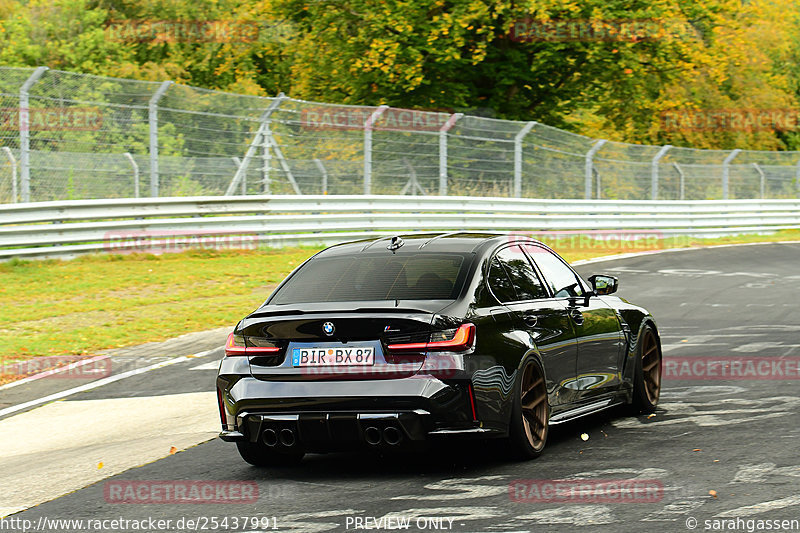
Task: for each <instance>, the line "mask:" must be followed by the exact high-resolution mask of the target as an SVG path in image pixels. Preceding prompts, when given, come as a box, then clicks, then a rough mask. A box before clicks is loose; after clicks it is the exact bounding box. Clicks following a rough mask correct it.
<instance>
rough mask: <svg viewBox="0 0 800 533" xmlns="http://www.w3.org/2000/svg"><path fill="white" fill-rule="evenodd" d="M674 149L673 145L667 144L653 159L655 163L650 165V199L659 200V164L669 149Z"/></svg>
mask: <svg viewBox="0 0 800 533" xmlns="http://www.w3.org/2000/svg"><path fill="white" fill-rule="evenodd" d="M670 148H672V145H671V144H665V145H664V146H662V147H661V150H659V151H658V153H657V154H656V155H655V157H653V162H652V163H651V164H650V199H651V200H658V162H659V161H661V158H662V157H664V156H665V155H667V152H669V149H670Z"/></svg>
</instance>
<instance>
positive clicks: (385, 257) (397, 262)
mask: <svg viewBox="0 0 800 533" xmlns="http://www.w3.org/2000/svg"><path fill="white" fill-rule="evenodd" d="M468 264H469V261H467V260H466V256H465V255H463V254H435V253H422V254H414V255H406V254H398V255H391V254H388V253H386V254H380V255H378V254H374V255H370V254H364V255H358V256H349V257H330V258H324V257H323V258H315V259H312V260H311V261H309V262H308V263H306V264H305V265H303V267H302V268H301V269H300V270H298V271H297V272H295V274H294V275H293V276H292V277H291V278H290V279H289V280H288V281H287V282H286V283H285V284H284V285H283V286H282V287H281V288H280V289H278V291H277V292H276V293H275V294H274V295H273V297H272V298H271V299H270V301H269V303H270V304H293V303H302V302H346V301H355V300H455V299H456V298H457V297H458V293H459V292H460V291H461V286H462V285H463V283H464V278H465V277H466V269H467V265H468Z"/></svg>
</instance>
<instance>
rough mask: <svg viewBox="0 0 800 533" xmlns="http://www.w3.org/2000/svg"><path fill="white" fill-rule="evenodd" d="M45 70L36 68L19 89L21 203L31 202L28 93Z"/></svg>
mask: <svg viewBox="0 0 800 533" xmlns="http://www.w3.org/2000/svg"><path fill="white" fill-rule="evenodd" d="M47 70H48V68H47V67H38V68H37V69H36V70H34V71H33V74H31V75H30V77H28V79H27V80H25V83H23V84H22V87H20V89H19V166H20V180H21V181H20V186H21V189H22V190H21V192H22V201H23V202H30V201H31V161H30V150H31V146H30V142H31V141H30V131H31V128H30V108H29V105H30V102H29V98H28V97H29V94H28V92H29V91H30V90H31V87H33V84H34V83H36V82H37V81H39V78H41V77H42V76H43V75H44V73H45V72H47Z"/></svg>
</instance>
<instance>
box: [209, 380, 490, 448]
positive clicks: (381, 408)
mask: <svg viewBox="0 0 800 533" xmlns="http://www.w3.org/2000/svg"><path fill="white" fill-rule="evenodd" d="M217 385H218V387H220V390H221V391H222V396H223V398H224V402H223V405H224V406H225V407H224V408H225V409H226V410H227V413H226V420H227V424H226V425H225V426H224V430H223V432H222V433H220V438H222V439H223V440H226V441H234V442H237V441H240V442H261V443H263V444H265V445H267V446H268V447H271V448H275V449H276V451H277V450H281V451H290V450H291V449H293V448H296V449H302V450H303V451H330V450H335V449H349V448H352V447H353V445H364V446H365V447H367V448H372V447H375V448H377V447H385V448H392V449H395V448H396V449H401V448H415V447H419V446H421V445H422V444H424V443H425V442H426V441H428V440H430V439H434V438H437V437H443V436H448V437H455V436H460V437H486V436H494V435H499V432H495V431H491V430H489V429H485V428H483V427H481V426H482V424H481V422H480V421H478V420H475V416H474V415H473V410H472V405H473V402H474V399H471V398H470V387H469V382H468V381H459V382H447V383H445V382H444V381H441V380H439V379H436V378H433V377H430V376H415V377H413V378H406V379H395V380H363V381H322V382H321V381H314V382H303V381H263V380H259V379H256V378H253V377H242V378H241V379H238V380H236V381H227V380H226V379H225V377H224V376H221V377H220V378H219V379H218V382H217Z"/></svg>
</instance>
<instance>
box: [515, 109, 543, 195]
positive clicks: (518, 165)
mask: <svg viewBox="0 0 800 533" xmlns="http://www.w3.org/2000/svg"><path fill="white" fill-rule="evenodd" d="M536 124H538V122H528V123H527V124H525V126H524V127H523V128H522V129H521V130H519V132H518V133H517V134H516V135H515V136H514V198H521V197H522V140H523V139H524V138H525V136H526V135H527V134H528V133H529V132H530V131H531V130H532V129H533V127H534V126H536Z"/></svg>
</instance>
